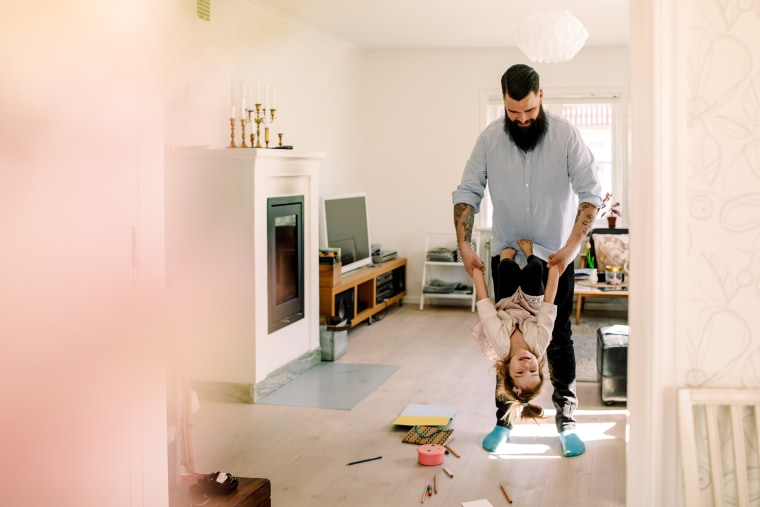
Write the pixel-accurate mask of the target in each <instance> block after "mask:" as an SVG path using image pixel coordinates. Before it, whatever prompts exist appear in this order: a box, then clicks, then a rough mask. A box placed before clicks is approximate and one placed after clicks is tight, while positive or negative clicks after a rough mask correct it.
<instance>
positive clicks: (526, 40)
mask: <svg viewBox="0 0 760 507" xmlns="http://www.w3.org/2000/svg"><path fill="white" fill-rule="evenodd" d="M587 38H588V31H587V30H586V27H584V26H583V23H581V22H580V21H579V20H578V18H576V17H575V16H574V15H573V13H572V12H570V11H568V10H567V9H550V10H545V11H540V12H536V13H535V14H532V15H530V16H528V17H527V18H525V19H524V20H523V21H522V22H521V23H520V28H518V30H517V34H516V35H515V43H516V44H517V47H518V48H519V49H520V51H522V52H523V53H524V54H525V56H526V57H528V60H530V61H531V62H537V63H560V62H567V61H570V60H572V58H573V57H574V56H575V55H576V54H577V53H578V51H580V50H581V48H582V47H583V45H584V44H585V43H586V39H587Z"/></svg>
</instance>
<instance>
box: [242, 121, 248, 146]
mask: <svg viewBox="0 0 760 507" xmlns="http://www.w3.org/2000/svg"><path fill="white" fill-rule="evenodd" d="M248 121H249V120H246V119H245V115H243V118H240V129H241V130H242V131H243V133H242V135H241V136H242V139H241V141H242V143H241V144H240V147H241V148H248V147H249V146H248V142H247V141H246V139H245V124H246V123H248Z"/></svg>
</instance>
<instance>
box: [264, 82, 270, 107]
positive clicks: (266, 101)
mask: <svg viewBox="0 0 760 507" xmlns="http://www.w3.org/2000/svg"><path fill="white" fill-rule="evenodd" d="M264 109H269V83H267V84H266V85H264Z"/></svg>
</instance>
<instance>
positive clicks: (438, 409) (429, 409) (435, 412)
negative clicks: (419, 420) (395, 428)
mask: <svg viewBox="0 0 760 507" xmlns="http://www.w3.org/2000/svg"><path fill="white" fill-rule="evenodd" d="M401 415H421V416H448V417H449V418H451V419H453V418H454V416H455V415H457V407H451V406H448V405H419V404H417V403H410V404H408V405H407V406H406V408H405V409H404V410H403V412H401Z"/></svg>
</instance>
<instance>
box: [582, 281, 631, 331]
mask: <svg viewBox="0 0 760 507" xmlns="http://www.w3.org/2000/svg"><path fill="white" fill-rule="evenodd" d="M606 288H609V289H614V290H603V289H606ZM575 295H576V296H577V297H578V301H577V302H576V305H577V308H576V310H575V324H576V325H578V324H579V323H580V321H581V312H582V311H583V303H585V300H586V298H627V297H628V286H627V285H625V284H624V285H607V284H606V283H596V284H585V283H576V284H575Z"/></svg>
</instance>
